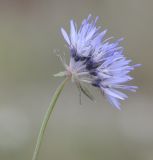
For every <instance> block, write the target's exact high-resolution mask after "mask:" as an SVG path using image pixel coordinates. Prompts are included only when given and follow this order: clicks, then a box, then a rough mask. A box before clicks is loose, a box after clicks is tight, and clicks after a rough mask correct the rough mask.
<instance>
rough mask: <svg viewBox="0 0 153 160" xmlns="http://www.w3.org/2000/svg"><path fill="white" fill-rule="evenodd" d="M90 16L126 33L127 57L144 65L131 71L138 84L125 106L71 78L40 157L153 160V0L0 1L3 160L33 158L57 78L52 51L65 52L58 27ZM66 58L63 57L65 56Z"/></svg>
mask: <svg viewBox="0 0 153 160" xmlns="http://www.w3.org/2000/svg"><path fill="white" fill-rule="evenodd" d="M89 13H91V14H92V15H93V16H94V17H96V16H99V17H100V21H99V24H102V25H103V29H104V28H108V29H109V32H108V36H111V35H114V36H115V38H120V37H124V38H125V40H124V42H123V43H122V45H123V46H124V47H125V54H126V56H127V57H129V58H131V59H133V62H134V63H141V64H143V65H142V67H140V68H138V69H136V70H135V71H134V72H133V73H132V76H134V77H135V79H134V80H133V82H132V83H133V84H135V85H138V86H139V87H140V88H139V90H138V91H137V93H132V94H129V99H128V100H127V101H125V102H123V103H122V108H123V109H122V111H118V110H116V109H114V108H113V107H111V105H110V104H109V103H108V102H106V100H105V98H104V97H102V96H101V94H100V93H98V92H97V91H96V90H93V92H94V94H95V96H96V103H92V102H90V100H88V99H87V98H86V97H84V96H83V97H82V103H83V104H82V105H81V106H80V104H79V98H78V91H77V89H76V88H75V86H74V85H72V84H71V83H69V84H67V86H66V87H65V89H64V91H63V94H62V95H61V97H60V99H59V101H58V103H57V105H56V108H55V110H54V113H53V115H52V118H51V119H50V121H49V124H48V128H47V130H46V134H45V138H44V142H43V144H42V147H41V150H40V154H39V158H38V159H39V160H61V159H62V160H152V159H153V83H152V82H153V74H152V73H153V62H152V59H153V53H152V52H153V1H152V0H128V1H127V0H94V1H93V0H61V1H60V0H0V160H31V157H32V152H33V150H34V145H35V143H36V138H37V134H38V131H39V128H40V125H41V121H42V118H43V116H44V113H45V111H46V109H47V108H48V105H49V102H50V100H51V97H52V95H53V93H54V91H55V89H56V87H57V86H58V85H59V83H60V82H61V80H62V79H60V78H54V77H53V76H52V75H53V74H54V73H57V72H59V71H61V70H63V68H62V65H61V63H60V62H59V60H58V58H57V56H56V54H55V53H54V50H59V53H62V52H66V53H68V50H67V48H66V47H65V42H64V40H63V38H62V36H61V34H60V27H61V26H63V27H64V28H66V29H67V30H69V20H70V19H71V18H73V19H75V20H76V21H77V23H78V24H80V23H81V21H82V19H83V18H86V17H87V16H88V14H89ZM67 55H68V54H67Z"/></svg>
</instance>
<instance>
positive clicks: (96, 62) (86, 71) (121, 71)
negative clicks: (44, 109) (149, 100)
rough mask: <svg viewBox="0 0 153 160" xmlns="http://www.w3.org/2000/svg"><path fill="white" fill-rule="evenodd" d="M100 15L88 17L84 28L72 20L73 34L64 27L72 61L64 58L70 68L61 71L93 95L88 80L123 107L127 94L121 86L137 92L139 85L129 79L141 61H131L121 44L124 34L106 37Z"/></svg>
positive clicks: (111, 101) (84, 22) (63, 32)
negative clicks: (98, 21)
mask: <svg viewBox="0 0 153 160" xmlns="http://www.w3.org/2000/svg"><path fill="white" fill-rule="evenodd" d="M97 20H98V17H97V18H96V19H95V20H94V19H93V18H92V16H91V15H89V16H88V18H87V19H84V20H83V22H82V24H81V26H80V28H78V29H77V25H76V23H75V22H74V21H73V20H71V21H70V35H68V34H67V33H66V31H65V30H64V29H63V28H61V33H62V35H63V37H64V39H65V41H66V43H67V45H68V48H69V50H70V63H69V65H67V64H66V63H65V61H64V60H63V59H62V62H63V64H64V66H65V69H66V71H65V72H61V73H60V74H57V76H58V75H59V76H61V75H65V76H68V77H70V78H71V79H72V81H73V82H75V83H76V84H77V86H78V88H79V89H80V90H81V91H82V92H83V93H84V94H85V95H87V96H88V97H89V98H90V99H93V97H92V95H91V94H90V92H89V91H88V90H87V88H85V87H84V85H83V83H88V84H90V85H92V86H94V87H97V88H99V89H100V90H101V91H102V93H103V95H104V96H105V97H106V98H107V99H108V101H109V102H110V103H111V104H112V105H113V106H115V107H116V108H118V109H120V100H124V99H126V98H127V95H126V94H124V93H122V92H121V91H120V90H128V91H133V92H135V91H136V89H137V87H136V86H129V85H126V84H125V83H126V82H128V81H130V80H132V77H131V76H129V75H128V74H129V72H131V71H132V70H134V68H135V67H138V66H139V64H136V65H130V63H131V60H127V59H126V57H125V56H124V55H123V52H124V49H123V47H121V46H120V42H121V41H122V40H123V38H120V39H118V40H116V41H114V42H110V39H112V37H111V38H108V39H104V36H105V35H106V32H107V30H104V31H102V32H101V27H99V26H98V27H97V26H96V22H97Z"/></svg>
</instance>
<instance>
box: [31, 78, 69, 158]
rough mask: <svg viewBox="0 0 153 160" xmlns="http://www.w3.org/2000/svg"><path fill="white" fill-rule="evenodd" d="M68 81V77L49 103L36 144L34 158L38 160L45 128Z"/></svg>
mask: <svg viewBox="0 0 153 160" xmlns="http://www.w3.org/2000/svg"><path fill="white" fill-rule="evenodd" d="M67 81H68V78H66V79H65V80H64V81H63V82H62V83H61V84H60V85H59V87H58V88H57V89H56V91H55V93H54V95H53V98H52V100H51V103H50V105H49V108H48V110H47V112H46V114H45V116H44V119H43V122H42V125H41V128H40V131H39V134H38V138H37V143H36V146H35V150H34V152H33V158H32V160H36V159H37V157H38V153H39V149H40V145H41V143H42V139H43V136H44V133H45V129H46V126H47V123H48V120H49V118H50V116H51V113H52V111H53V109H54V107H55V104H56V102H57V99H58V97H59V95H60V93H61V92H62V90H63V88H64V86H65V84H66V82H67Z"/></svg>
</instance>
